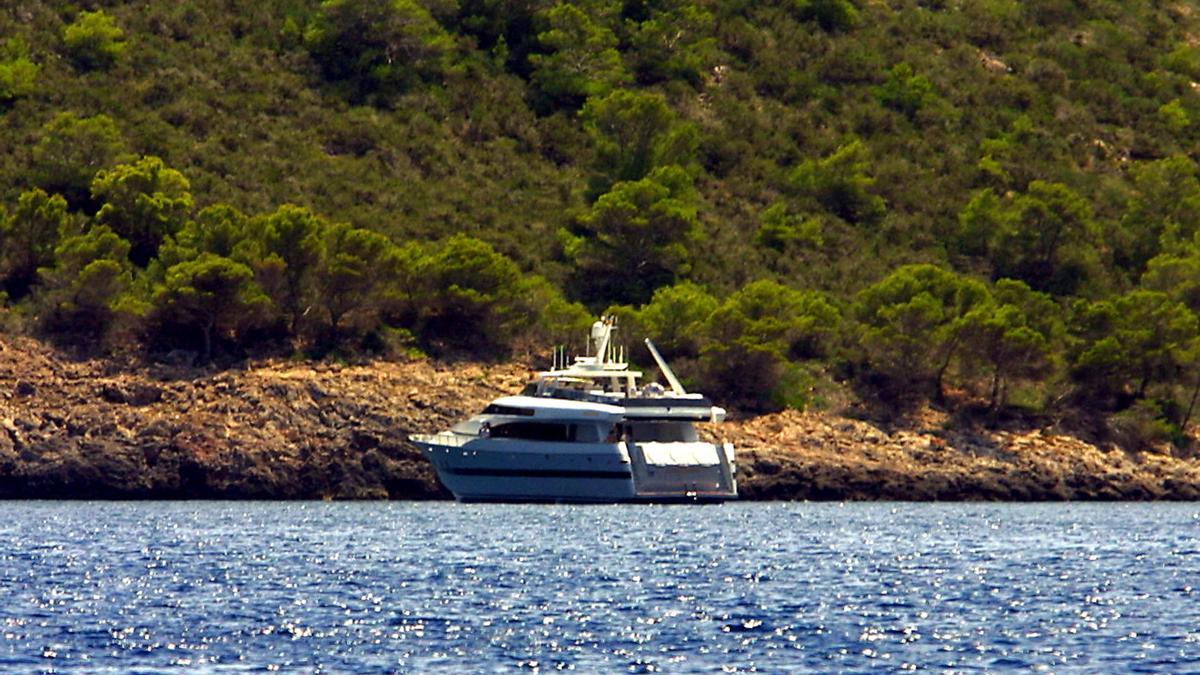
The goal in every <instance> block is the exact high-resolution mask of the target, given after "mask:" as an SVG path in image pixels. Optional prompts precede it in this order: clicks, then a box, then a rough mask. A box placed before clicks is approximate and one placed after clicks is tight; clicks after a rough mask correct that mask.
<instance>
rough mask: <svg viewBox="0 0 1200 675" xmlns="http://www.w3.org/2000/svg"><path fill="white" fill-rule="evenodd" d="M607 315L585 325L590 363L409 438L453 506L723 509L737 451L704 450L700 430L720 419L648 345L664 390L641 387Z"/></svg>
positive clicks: (707, 446)
mask: <svg viewBox="0 0 1200 675" xmlns="http://www.w3.org/2000/svg"><path fill="white" fill-rule="evenodd" d="M615 329H616V326H615V322H614V321H613V320H612V319H611V318H605V319H602V320H600V321H597V322H596V323H595V324H593V326H592V331H591V336H590V340H589V350H588V351H589V354H588V355H585V356H577V357H575V359H574V360H573V361H572V362H570V363H567V359H566V357H565V353H564V352H562V351H559V350H556V351H555V356H554V363H553V367H552V368H551V369H550V370H548V371H544V372H540V373H538V374H537V379H536V380H535V381H534V382H532V383H530V384H529V385H528V386H527V387H526V388H525V390H524V391H523V392H521V393H520V394H519V395H515V396H504V397H501V398H498V399H496V400H495V401H493V402H492V403H491V404H489V405H488V406H487V407H486V408H484V409H483V411H482V412H480V413H479V414H477V415H474V416H473V417H471V418H470V419H468V420H466V421H464V422H461V423H459V424H457V425H455V426H454V427H452V428H451V429H448V430H446V431H443V432H440V433H437V434H429V435H415V436H413V437H412V440H413V442H414V443H416V444H417V445H418V446H420V447H421V449H422V450H423V451H424V452H425V454H426V456H427V457H429V460H430V461H431V462H432V463H433V465H434V467H435V468H436V469H437V472H438V477H439V478H440V479H441V481H442V483H443V484H444V485H445V486H446V487H447V488H448V489H449V490H450V491H451V492H452V493H454V496H455V498H457V499H458V500H460V501H551V502H575V501H578V502H619V501H722V500H729V499H736V498H737V479H736V477H735V466H734V450H733V446H732V445H731V444H729V443H720V444H714V443H708V442H705V441H702V440H701V439H700V438H699V436H698V435H697V432H696V427H695V423H697V422H720V421H722V420H723V419H724V417H725V410H724V409H723V408H720V407H718V406H716V405H713V403H712V401H710V400H709V399H708V398H706V397H704V396H702V395H700V394H695V393H688V392H686V391H685V390H684V388H683V386H682V385H681V384H680V383H679V381H678V379H677V378H676V377H675V374H674V373H673V372H671V369H670V367H669V366H668V365H667V363H666V361H664V360H663V359H662V357H661V356H660V355H659V353H658V350H656V349H655V348H654V345H653V343H651V342H650V341H649V340H646V346H647V348H649V350H650V353H651V355H652V356H653V357H654V359H655V361H656V362H657V363H658V365H659V368H660V369H661V370H662V372H663V375H664V377H665V378H666V380H667V382H668V383H669V384H670V388H669V389H667V388H665V387H663V386H662V385H659V384H657V383H651V384H647V385H645V386H639V384H638V380H639V379H640V377H641V375H642V374H641V373H639V372H636V371H632V370H630V369H629V366H628V364H627V363H626V362H625V360H624V350H623V349H621V350H618V349H617V348H616V347H615V346H614V344H613V341H612V336H613V331H614V330H615Z"/></svg>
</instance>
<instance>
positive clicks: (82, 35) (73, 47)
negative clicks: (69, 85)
mask: <svg viewBox="0 0 1200 675" xmlns="http://www.w3.org/2000/svg"><path fill="white" fill-rule="evenodd" d="M63 46H64V47H65V48H66V53H67V56H68V58H70V59H71V61H72V62H73V63H74V64H75V65H76V67H78V68H80V69H82V70H95V69H98V68H110V67H112V66H113V65H114V64H115V63H116V62H117V59H119V58H120V57H121V54H122V53H124V51H125V32H124V31H122V30H121V28H120V26H118V25H117V22H116V19H114V18H113V17H111V16H109V15H108V14H105V13H104V11H103V10H97V11H95V12H80V13H79V16H78V17H76V18H75V21H74V22H72V23H71V24H70V25H68V26H67V27H66V28H65V29H64V30H63Z"/></svg>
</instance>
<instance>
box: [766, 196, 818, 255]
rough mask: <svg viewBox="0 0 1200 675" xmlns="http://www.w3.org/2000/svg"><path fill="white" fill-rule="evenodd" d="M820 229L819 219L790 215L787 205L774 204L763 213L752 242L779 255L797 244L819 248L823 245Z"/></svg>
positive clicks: (781, 203)
mask: <svg viewBox="0 0 1200 675" xmlns="http://www.w3.org/2000/svg"><path fill="white" fill-rule="evenodd" d="M822 229H823V224H822V222H821V219H820V218H814V217H804V216H802V215H800V214H795V213H792V212H791V210H790V209H789V208H788V205H787V204H785V203H783V202H776V203H774V204H772V205H771V206H769V207H768V208H767V209H766V210H765V211H763V213H762V217H761V224H760V225H759V228H758V232H756V233H755V235H754V241H755V243H756V244H758V245H759V246H765V247H767V248H770V249H773V250H775V251H778V252H780V253H784V252H786V251H787V250H788V249H790V248H792V247H793V246H795V245H797V244H803V245H808V246H813V247H819V246H821V245H822V244H823V243H824V238H823V237H822V234H821V231H822Z"/></svg>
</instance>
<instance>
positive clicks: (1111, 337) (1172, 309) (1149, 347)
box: [1070, 289, 1200, 407]
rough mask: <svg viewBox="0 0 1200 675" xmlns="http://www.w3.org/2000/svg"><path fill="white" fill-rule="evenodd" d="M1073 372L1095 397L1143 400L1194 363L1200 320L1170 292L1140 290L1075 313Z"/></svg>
mask: <svg viewBox="0 0 1200 675" xmlns="http://www.w3.org/2000/svg"><path fill="white" fill-rule="evenodd" d="M1071 335H1072V338H1073V341H1074V344H1073V347H1072V349H1071V354H1070V356H1071V376H1072V378H1073V379H1074V380H1075V381H1076V383H1078V385H1079V386H1080V388H1081V389H1082V390H1083V391H1084V392H1085V395H1086V396H1087V398H1089V399H1090V400H1092V401H1109V402H1110V405H1113V404H1112V403H1111V402H1112V401H1117V403H1116V404H1115V405H1116V406H1118V407H1123V406H1122V405H1121V403H1120V402H1119V401H1120V399H1121V398H1123V397H1127V396H1133V397H1134V398H1135V399H1141V398H1144V397H1145V396H1146V393H1147V390H1148V388H1149V387H1150V386H1151V385H1152V384H1155V383H1158V382H1173V381H1175V380H1176V379H1177V378H1178V377H1179V375H1180V372H1181V370H1182V369H1183V368H1184V367H1185V366H1188V365H1190V364H1191V362H1192V360H1193V358H1194V354H1195V349H1196V340H1197V337H1198V336H1200V324H1198V322H1197V319H1196V315H1195V314H1194V313H1192V312H1191V311H1190V310H1189V309H1188V308H1187V307H1186V306H1185V305H1184V304H1183V303H1181V302H1178V301H1176V300H1172V299H1171V297H1170V296H1168V295H1167V294H1166V293H1162V292H1159V291H1150V290H1144V289H1137V290H1133V291H1130V292H1128V293H1125V294H1123V295H1119V296H1116V297H1114V298H1112V299H1109V300H1102V301H1099V302H1091V303H1089V302H1086V301H1079V302H1077V304H1076V307H1075V309H1074V312H1073V316H1072V322H1071Z"/></svg>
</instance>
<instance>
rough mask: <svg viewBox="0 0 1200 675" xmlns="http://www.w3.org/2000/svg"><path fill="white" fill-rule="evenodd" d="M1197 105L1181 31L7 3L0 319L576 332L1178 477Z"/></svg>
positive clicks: (1139, 24)
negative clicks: (1173, 467) (596, 327)
mask: <svg viewBox="0 0 1200 675" xmlns="http://www.w3.org/2000/svg"><path fill="white" fill-rule="evenodd" d="M1197 81H1200V15H1198V14H1197V11H1196V8H1195V7H1194V6H1193V4H1192V3H1188V2H1148V1H1138V2H1117V1H1115V0H1089V1H1088V2H1072V1H1068V0H1035V1H1031V2H1016V1H1015V0H986V1H980V2H954V1H947V0H892V1H887V2H875V1H867V0H780V1H772V2H756V3H746V2H734V1H717V0H692V1H688V0H623V1H621V2H618V1H616V0H589V1H588V2H584V3H556V2H551V1H549V0H527V1H526V0H522V1H517V2H494V1H492V0H422V1H418V0H323V1H321V0H265V1H263V2H248V1H245V0H200V1H198V2H190V3H185V4H178V3H165V2H150V3H131V2H124V1H121V0H104V1H102V2H88V3H76V2H66V1H63V0H31V1H29V2H21V3H16V4H12V3H10V4H9V5H7V6H6V7H4V8H3V9H0V147H4V148H5V152H3V153H0V205H2V207H3V212H2V213H0V235H2V236H0V287H2V288H3V291H4V293H5V298H6V300H5V305H4V309H3V310H2V311H0V328H2V329H3V330H5V331H6V332H8V333H10V334H14V335H19V334H33V335H38V336H40V337H42V338H45V339H47V340H50V341H51V342H53V343H55V344H57V345H59V346H60V347H62V348H64V349H66V350H67V351H68V352H72V353H78V352H79V351H80V350H83V351H86V352H88V353H90V354H99V353H120V354H126V355H129V354H141V355H145V354H151V355H155V354H166V353H170V352H173V351H174V352H181V351H182V352H187V353H189V354H191V358H190V360H191V361H193V362H194V363H195V364H214V363H216V364H235V363H240V362H242V360H243V359H246V358H249V357H255V358H266V357H280V358H283V357H289V356H292V355H300V356H304V357H321V356H324V355H328V354H334V355H341V356H354V355H359V354H366V353H369V354H375V355H382V356H384V357H386V358H393V359H399V360H403V359H406V358H409V357H411V356H415V355H416V354H417V353H424V354H430V355H434V356H439V357H448V358H464V357H466V358H476V359H484V360H504V359H507V358H510V357H512V356H513V355H519V354H522V353H529V352H530V351H531V350H533V349H535V348H536V349H540V348H543V347H545V346H546V345H548V344H551V343H554V342H566V341H570V340H573V339H575V336H576V335H578V334H579V328H580V327H581V326H584V325H586V324H587V323H588V322H589V321H590V320H591V319H590V317H594V316H595V315H596V314H597V313H600V312H608V313H611V314H615V315H617V316H618V317H619V318H620V320H621V322H622V325H623V326H626V327H627V332H626V335H628V336H630V339H631V340H634V339H637V338H639V337H640V336H641V335H643V334H645V335H650V336H652V337H654V338H655V340H656V342H658V343H659V344H660V345H661V347H662V349H663V351H664V353H665V354H666V356H667V357H668V358H670V359H671V360H672V361H673V362H676V363H678V364H679V370H680V372H681V374H682V375H683V376H684V377H685V379H686V380H687V381H688V382H689V384H694V385H696V386H698V387H702V388H703V389H704V390H706V391H709V392H712V393H714V394H715V395H717V396H718V397H720V398H721V399H722V400H727V401H730V402H732V403H733V404H735V405H737V406H739V407H740V408H742V409H744V410H746V411H756V412H777V411H780V410H784V409H793V410H814V409H816V410H821V409H837V408H838V407H840V406H841V405H842V404H843V403H845V402H847V401H853V402H855V403H856V404H858V405H862V406H865V407H867V408H870V409H871V411H872V413H871V414H872V415H874V416H876V417H879V416H888V415H898V416H903V415H907V414H909V413H911V412H912V411H915V410H922V409H924V407H925V406H927V405H928V404H931V403H932V405H933V406H934V407H935V408H937V409H938V410H942V411H949V412H950V413H953V412H954V410H953V408H955V407H956V406H959V405H965V406H967V407H980V406H982V407H986V408H988V409H989V411H990V413H991V415H992V417H993V418H999V417H1002V416H1003V415H1004V414H1006V413H1008V412H1012V413H1014V414H1016V415H1017V416H1021V415H1026V414H1029V415H1033V416H1035V417H1036V416H1037V415H1043V414H1047V415H1050V416H1052V417H1054V418H1055V419H1068V420H1070V421H1071V425H1070V426H1071V428H1075V429H1084V430H1085V432H1086V434H1085V435H1087V434H1090V436H1091V437H1095V438H1105V439H1115V440H1117V441H1119V442H1120V443H1121V444H1123V445H1124V446H1125V447H1127V448H1128V449H1130V450H1133V451H1136V450H1139V449H1143V448H1151V447H1159V446H1161V445H1162V444H1164V443H1171V444H1173V445H1174V446H1175V447H1176V448H1177V449H1178V451H1179V452H1180V453H1181V454H1186V453H1187V452H1189V450H1188V448H1190V447H1191V443H1192V440H1191V438H1190V435H1189V433H1188V430H1189V429H1190V428H1191V425H1192V423H1193V422H1194V418H1195V412H1196V411H1195V404H1196V402H1197V400H1198V398H1200V397H1198V396H1197V394H1198V393H1200V379H1198V377H1197V375H1196V373H1198V372H1200V370H1197V368H1196V367H1195V366H1196V364H1197V361H1198V359H1200V319H1198V318H1197V312H1198V311H1200V292H1197V290H1196V289H1197V287H1196V282H1195V279H1196V278H1197V270H1200V243H1198V241H1197V236H1198V235H1200V215H1197V214H1200V178H1198V172H1197V166H1196V153H1197V147H1198V146H1197V141H1198V140H1200V85H1198V84H1197ZM637 358H645V357H644V356H638V357H637ZM952 394H953V395H952ZM960 417H961V416H958V415H954V414H951V417H950V419H951V420H957V419H960Z"/></svg>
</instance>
